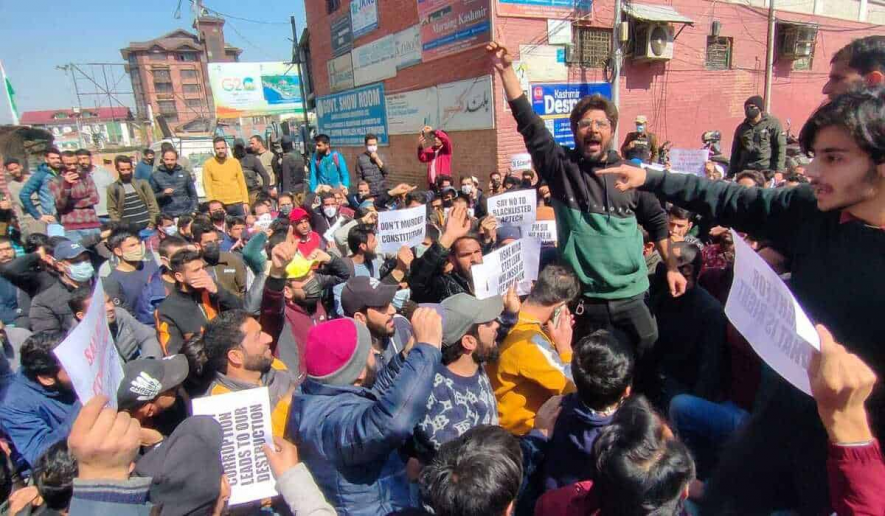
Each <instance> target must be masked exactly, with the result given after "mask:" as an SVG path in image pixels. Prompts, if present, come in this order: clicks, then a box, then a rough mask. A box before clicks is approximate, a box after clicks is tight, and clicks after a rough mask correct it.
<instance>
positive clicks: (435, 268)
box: [409, 242, 473, 303]
mask: <svg viewBox="0 0 885 516" xmlns="http://www.w3.org/2000/svg"><path fill="white" fill-rule="evenodd" d="M449 252H450V251H449V249H446V248H444V247H443V246H441V245H440V244H439V242H434V243H433V245H432V246H430V249H428V250H427V251H426V252H425V253H424V255H422V256H421V258H415V259H414V260H413V261H412V267H411V268H410V274H409V278H410V279H409V284H410V285H411V287H412V300H414V301H415V302H416V303H439V302H441V301H442V300H444V299H446V298H449V297H452V296H454V295H455V294H460V293H462V292H463V293H467V294H470V295H473V289H472V288H471V286H470V281H468V280H467V278H465V277H464V276H461V275H460V274H458V273H457V272H455V271H452V272H451V273H449V274H445V273H443V268H444V267H445V265H446V261H447V260H448V258H449Z"/></svg>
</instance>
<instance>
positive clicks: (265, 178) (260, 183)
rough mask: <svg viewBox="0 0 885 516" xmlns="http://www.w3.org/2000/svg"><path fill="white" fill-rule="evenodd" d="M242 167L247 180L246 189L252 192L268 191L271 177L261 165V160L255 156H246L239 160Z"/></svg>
mask: <svg viewBox="0 0 885 516" xmlns="http://www.w3.org/2000/svg"><path fill="white" fill-rule="evenodd" d="M239 161H240V167H242V168H243V177H244V178H245V179H246V189H247V190H249V191H250V192H255V191H265V192H266V191H267V188H268V186H269V185H270V176H269V175H267V170H265V169H264V165H262V164H261V160H259V159H258V156H256V155H254V154H246V155H245V156H243V157H242V158H240V159H239Z"/></svg>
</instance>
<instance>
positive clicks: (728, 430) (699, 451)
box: [670, 394, 750, 478]
mask: <svg viewBox="0 0 885 516" xmlns="http://www.w3.org/2000/svg"><path fill="white" fill-rule="evenodd" d="M749 417H750V413H749V412H747V411H746V410H744V409H742V408H740V407H738V406H737V405H735V404H734V403H732V402H730V401H726V402H724V403H713V402H712V401H707V400H705V399H703V398H699V397H697V396H692V395H691V394H679V395H677V396H674V397H673V399H672V400H671V401H670V422H671V423H672V424H673V427H674V428H673V429H674V430H675V431H676V433H677V434H679V436H680V437H681V438H682V440H683V441H684V442H685V443H686V445H687V446H688V447H689V448H690V449H691V451H692V452H694V454H695V456H696V458H697V463H698V477H699V478H703V477H702V476H701V474H702V473H709V472H710V471H711V468H712V467H713V465H714V464H715V462H716V457H717V455H718V452H719V450H720V449H721V448H722V445H724V444H725V443H726V441H728V439H729V438H730V437H731V436H732V434H734V432H735V430H737V429H738V427H740V426H741V425H742V424H743V423H744V422H745V421H746V420H747V419H748V418H749ZM704 476H706V475H704Z"/></svg>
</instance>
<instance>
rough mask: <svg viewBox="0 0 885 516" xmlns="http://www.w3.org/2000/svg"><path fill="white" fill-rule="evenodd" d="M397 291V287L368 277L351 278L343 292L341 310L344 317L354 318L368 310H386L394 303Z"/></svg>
mask: <svg viewBox="0 0 885 516" xmlns="http://www.w3.org/2000/svg"><path fill="white" fill-rule="evenodd" d="M397 290H398V288H397V286H396V285H387V284H384V283H381V282H380V281H378V280H377V279H375V278H370V277H368V276H356V277H354V278H350V279H349V280H347V283H345V284H344V290H342V291H341V309H342V310H344V315H346V316H347V317H353V314H355V313H357V312H361V311H363V310H364V309H366V308H384V307H385V306H387V305H389V304H390V302H391V301H393V297H394V296H395V295H396V291H397Z"/></svg>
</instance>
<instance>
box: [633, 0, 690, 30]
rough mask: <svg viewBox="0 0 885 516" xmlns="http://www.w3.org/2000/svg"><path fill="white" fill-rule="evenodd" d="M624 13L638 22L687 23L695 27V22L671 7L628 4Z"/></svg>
mask: <svg viewBox="0 0 885 516" xmlns="http://www.w3.org/2000/svg"><path fill="white" fill-rule="evenodd" d="M624 13H625V14H626V15H627V16H630V17H633V18H636V19H637V20H642V21H650V22H665V23H685V24H688V25H694V20H692V19H691V18H689V17H688V16H684V15H682V14H679V12H678V11H677V10H676V9H673V8H672V7H670V6H669V5H648V4H632V3H631V4H627V5H625V6H624Z"/></svg>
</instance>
